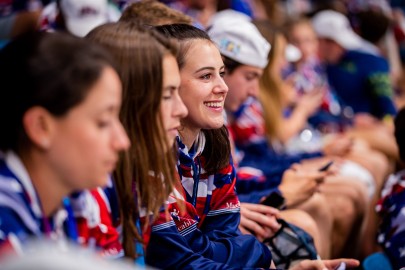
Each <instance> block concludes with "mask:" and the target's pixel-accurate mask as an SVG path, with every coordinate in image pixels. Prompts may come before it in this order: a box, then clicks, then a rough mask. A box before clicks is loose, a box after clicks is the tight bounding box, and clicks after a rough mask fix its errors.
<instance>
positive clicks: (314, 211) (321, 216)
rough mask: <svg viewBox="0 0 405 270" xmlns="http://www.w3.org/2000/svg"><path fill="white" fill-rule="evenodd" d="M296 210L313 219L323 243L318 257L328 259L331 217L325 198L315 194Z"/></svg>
mask: <svg viewBox="0 0 405 270" xmlns="http://www.w3.org/2000/svg"><path fill="white" fill-rule="evenodd" d="M296 208H297V209H300V210H303V211H305V212H306V213H308V214H309V215H310V216H311V217H312V218H313V220H314V221H315V223H316V224H317V226H318V230H319V235H320V238H321V239H322V242H323V243H322V246H321V250H322V254H320V255H321V256H322V258H330V254H331V253H330V251H331V239H332V226H333V216H332V212H331V211H330V208H329V204H328V203H327V200H326V198H325V196H324V195H322V194H319V193H316V194H314V195H313V196H312V197H311V198H310V199H308V200H307V201H305V202H304V203H302V204H300V205H298V206H297V207H296Z"/></svg>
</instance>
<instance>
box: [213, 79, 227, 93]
mask: <svg viewBox="0 0 405 270" xmlns="http://www.w3.org/2000/svg"><path fill="white" fill-rule="evenodd" d="M228 90H229V88H228V85H226V83H225V81H224V78H222V77H218V81H217V83H216V84H215V87H214V89H213V92H214V93H215V94H227V93H228Z"/></svg>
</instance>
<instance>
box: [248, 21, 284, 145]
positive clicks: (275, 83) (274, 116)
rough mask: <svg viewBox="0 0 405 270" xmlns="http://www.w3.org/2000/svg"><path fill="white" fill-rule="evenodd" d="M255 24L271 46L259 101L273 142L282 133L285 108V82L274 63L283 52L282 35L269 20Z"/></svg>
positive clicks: (266, 130)
mask: <svg viewBox="0 0 405 270" xmlns="http://www.w3.org/2000/svg"><path fill="white" fill-rule="evenodd" d="M253 24H254V25H255V26H256V27H257V29H258V30H259V31H260V33H261V34H262V36H263V37H264V38H265V39H266V40H267V41H268V42H269V43H270V44H271V50H270V53H269V62H268V64H267V66H266V67H265V69H264V70H263V75H262V76H261V77H260V80H259V88H260V91H259V100H260V103H261V104H262V107H263V118H264V123H265V132H266V135H267V138H268V139H269V140H270V141H271V140H274V139H276V138H278V135H279V132H280V126H279V125H280V122H281V121H282V118H283V115H282V111H283V106H282V97H281V91H282V87H283V83H284V82H283V81H282V79H281V77H280V75H279V74H278V73H277V72H278V71H277V70H275V67H274V63H275V61H277V58H278V57H279V55H280V54H282V53H283V52H280V50H281V49H282V48H280V38H282V36H281V35H282V34H281V32H280V31H279V30H277V29H275V28H274V27H272V24H271V23H270V22H269V21H268V20H256V21H253Z"/></svg>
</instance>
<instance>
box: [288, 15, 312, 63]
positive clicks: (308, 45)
mask: <svg viewBox="0 0 405 270" xmlns="http://www.w3.org/2000/svg"><path fill="white" fill-rule="evenodd" d="M290 39H291V40H290V42H291V44H293V45H295V46H296V47H297V48H298V49H299V50H300V51H301V53H302V60H307V59H309V58H311V57H314V56H316V55H317V53H318V39H317V36H316V34H315V32H314V30H313V29H312V27H311V26H310V25H308V24H306V23H301V24H297V25H295V26H294V27H293V28H292V29H291V33H290Z"/></svg>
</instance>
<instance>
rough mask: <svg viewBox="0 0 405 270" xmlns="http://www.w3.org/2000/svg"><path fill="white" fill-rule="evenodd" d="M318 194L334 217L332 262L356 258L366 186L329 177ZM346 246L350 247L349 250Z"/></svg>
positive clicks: (346, 179)
mask: <svg viewBox="0 0 405 270" xmlns="http://www.w3.org/2000/svg"><path fill="white" fill-rule="evenodd" d="M320 191H321V193H322V194H324V195H325V197H326V198H327V201H328V204H329V206H330V209H331V212H332V214H333V217H334V226H333V235H332V258H337V257H340V256H342V255H343V254H345V255H346V256H354V257H356V256H357V254H358V248H357V245H358V243H359V239H360V236H361V234H362V225H361V224H362V222H363V221H364V215H365V214H366V212H367V211H366V209H367V205H368V203H367V202H368V198H367V195H366V187H365V185H363V184H362V183H360V182H358V181H356V180H352V179H348V178H347V177H342V176H332V177H328V178H327V179H326V180H325V183H324V185H322V186H321V187H320ZM345 246H350V247H351V248H350V250H348V249H345Z"/></svg>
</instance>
